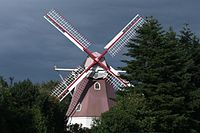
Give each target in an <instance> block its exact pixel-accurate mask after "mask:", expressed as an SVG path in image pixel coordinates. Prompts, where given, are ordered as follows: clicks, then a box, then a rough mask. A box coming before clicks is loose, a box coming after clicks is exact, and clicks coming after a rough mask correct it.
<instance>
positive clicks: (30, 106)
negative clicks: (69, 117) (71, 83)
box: [0, 78, 66, 133]
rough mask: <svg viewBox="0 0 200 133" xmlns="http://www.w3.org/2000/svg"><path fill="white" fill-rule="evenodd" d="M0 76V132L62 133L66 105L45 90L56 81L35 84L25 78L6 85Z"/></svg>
mask: <svg viewBox="0 0 200 133" xmlns="http://www.w3.org/2000/svg"><path fill="white" fill-rule="evenodd" d="M1 79H2V80H1V84H2V83H3V86H1V87H0V132H2V133H4V132H5V133H6V132H8V133H9V132H12V133H14V132H16V133H47V132H48V133H62V132H64V116H65V111H66V108H64V106H61V104H60V103H59V102H58V101H57V100H56V99H55V98H53V97H51V96H50V95H49V92H48V91H47V88H48V87H50V84H51V85H53V84H54V85H55V84H56V83H53V81H50V83H49V82H47V83H42V85H39V84H37V85H34V84H33V83H32V82H31V81H30V80H24V81H22V82H18V83H14V85H13V86H12V87H11V86H10V87H8V86H7V83H6V81H5V80H3V78H1ZM44 86H45V87H44ZM51 87H52V86H51ZM43 89H44V90H43Z"/></svg>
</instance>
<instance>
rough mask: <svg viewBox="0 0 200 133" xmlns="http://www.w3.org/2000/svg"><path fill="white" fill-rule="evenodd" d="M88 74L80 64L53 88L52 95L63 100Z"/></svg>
mask: <svg viewBox="0 0 200 133" xmlns="http://www.w3.org/2000/svg"><path fill="white" fill-rule="evenodd" d="M86 75H87V73H86V72H85V71H84V68H82V67H81V66H79V67H78V68H77V69H75V70H74V71H72V72H71V74H70V75H69V76H68V77H66V78H65V79H64V80H63V81H62V82H61V83H60V84H58V85H57V86H56V87H55V89H53V90H52V92H51V95H53V96H55V97H57V98H58V99H59V101H62V100H63V99H64V98H65V97H66V96H67V95H68V94H69V93H70V92H71V91H72V90H73V89H74V87H75V86H76V85H77V84H78V83H79V82H80V81H81V80H82V79H83V78H84V77H85V76H86Z"/></svg>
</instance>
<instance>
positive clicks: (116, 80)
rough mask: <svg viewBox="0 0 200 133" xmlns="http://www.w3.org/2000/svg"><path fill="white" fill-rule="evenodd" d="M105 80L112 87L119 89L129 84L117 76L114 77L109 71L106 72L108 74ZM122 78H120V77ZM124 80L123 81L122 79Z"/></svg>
mask: <svg viewBox="0 0 200 133" xmlns="http://www.w3.org/2000/svg"><path fill="white" fill-rule="evenodd" d="M106 80H107V82H108V83H109V84H110V85H112V86H113V88H115V89H121V88H124V87H127V86H129V85H128V83H127V84H124V83H122V82H121V81H120V80H119V77H114V76H112V75H111V74H110V73H109V74H108V76H107V77H106ZM121 80H122V79H121ZM124 82H125V81H124Z"/></svg>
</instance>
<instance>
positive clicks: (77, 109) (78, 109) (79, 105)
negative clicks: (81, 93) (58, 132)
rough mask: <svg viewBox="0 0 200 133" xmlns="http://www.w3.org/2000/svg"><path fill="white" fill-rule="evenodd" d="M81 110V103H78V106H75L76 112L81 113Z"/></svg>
mask: <svg viewBox="0 0 200 133" xmlns="http://www.w3.org/2000/svg"><path fill="white" fill-rule="evenodd" d="M81 108H82V105H81V103H79V104H78V105H77V106H76V111H81Z"/></svg>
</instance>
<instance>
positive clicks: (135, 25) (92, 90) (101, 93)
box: [44, 9, 145, 128]
mask: <svg viewBox="0 0 200 133" xmlns="http://www.w3.org/2000/svg"><path fill="white" fill-rule="evenodd" d="M44 18H45V19H46V20H47V21H48V22H49V23H51V24H52V25H53V26H54V27H55V28H56V29H58V30H59V31H60V32H61V33H62V34H63V35H64V36H66V37H67V38H68V39H69V40H70V41H71V42H73V43H74V44H75V45H76V46H77V47H78V48H79V49H81V51H84V52H85V53H86V54H87V55H88V57H87V59H86V60H85V61H84V63H83V65H81V66H78V67H77V68H76V69H63V68H57V67H55V70H56V71H71V73H70V74H69V75H68V76H67V77H66V78H63V77H62V75H60V77H61V79H62V81H61V82H60V83H59V84H58V85H57V86H56V87H55V89H53V90H52V92H51V95H53V96H55V97H57V98H58V99H59V101H62V100H63V99H64V98H65V97H66V96H67V95H69V94H70V95H72V100H71V103H70V105H69V108H68V111H67V113H66V115H67V118H68V124H74V123H78V124H82V126H83V127H89V128H90V126H91V124H92V120H93V119H94V118H98V117H100V115H101V113H103V112H105V111H108V110H109V108H110V107H112V106H113V105H114V101H113V99H115V94H114V90H115V89H119V88H121V87H127V86H129V84H128V82H126V81H125V80H123V79H121V78H120V74H119V71H118V70H115V69H114V68H112V67H111V66H109V65H108V64H107V62H106V60H105V58H104V56H105V54H107V53H109V54H110V55H111V56H115V55H116V54H117V53H118V52H119V51H120V50H121V49H122V48H123V47H124V46H125V45H126V44H127V43H128V41H129V39H130V38H133V37H134V36H135V35H136V31H137V30H138V29H139V28H140V27H141V26H142V25H143V24H144V23H145V20H144V19H143V18H142V17H141V16H140V15H136V16H135V17H134V18H133V19H132V20H131V21H130V22H129V23H128V24H127V25H126V26H125V27H124V28H123V29H122V30H121V31H120V32H119V33H118V34H117V35H116V36H115V37H114V38H113V39H112V40H111V41H110V42H109V43H108V44H107V45H106V46H105V47H104V51H103V52H102V53H101V54H100V53H98V52H91V51H90V50H89V49H88V47H89V46H90V45H91V43H90V42H89V41H88V40H87V39H86V38H85V37H84V36H82V35H81V34H80V33H79V32H78V31H77V30H76V29H75V28H74V27H73V26H72V25H71V24H70V23H69V22H68V21H66V20H65V18H63V17H62V16H61V15H60V14H59V13H58V12H56V11H55V10H54V9H53V10H51V11H49V12H48V13H47V14H46V15H45V16H44Z"/></svg>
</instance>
